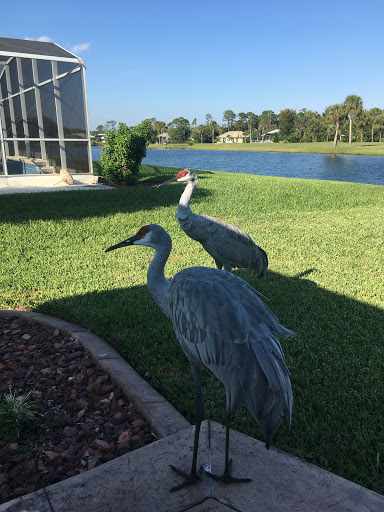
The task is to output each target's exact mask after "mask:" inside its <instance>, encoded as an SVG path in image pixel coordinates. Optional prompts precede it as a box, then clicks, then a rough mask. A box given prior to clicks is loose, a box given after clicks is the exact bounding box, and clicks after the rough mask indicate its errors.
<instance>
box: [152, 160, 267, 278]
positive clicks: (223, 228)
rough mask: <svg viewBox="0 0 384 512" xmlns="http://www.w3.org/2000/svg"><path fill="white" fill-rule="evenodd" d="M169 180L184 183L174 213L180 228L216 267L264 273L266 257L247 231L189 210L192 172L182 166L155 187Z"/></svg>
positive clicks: (193, 175) (192, 183) (192, 184)
mask: <svg viewBox="0 0 384 512" xmlns="http://www.w3.org/2000/svg"><path fill="white" fill-rule="evenodd" d="M172 181H178V182H180V183H186V184H187V186H186V187H185V190H184V192H183V194H182V195H181V197H180V201H179V208H178V210H177V213H176V216H175V217H176V219H177V220H178V221H179V224H180V227H181V229H182V230H183V231H184V233H185V234H186V235H188V236H189V237H190V238H192V239H193V240H196V241H197V242H200V243H201V245H202V246H203V247H204V249H205V250H206V251H207V253H208V254H210V255H211V256H212V258H213V259H214V260H215V263H216V266H217V268H219V269H221V268H223V267H224V270H228V272H230V271H231V269H232V268H236V267H239V268H248V269H249V270H251V271H252V272H253V274H254V275H255V276H256V277H257V278H261V277H264V276H265V274H266V272H267V268H268V257H267V254H266V252H265V251H264V250H263V249H262V248H261V247H259V246H258V245H256V244H255V242H254V241H253V240H252V237H251V236H250V235H248V234H247V233H245V232H244V231H242V230H241V229H239V228H237V227H236V226H232V225H231V224H228V223H227V222H224V221H222V220H219V219H216V218H215V217H208V216H207V215H196V214H195V213H192V211H191V208H190V206H189V203H190V201H191V197H192V194H193V192H194V190H195V188H196V185H197V176H196V174H195V173H194V172H191V171H189V170H188V169H184V170H182V171H180V172H179V173H178V174H177V176H175V177H174V178H171V179H170V180H168V181H165V182H164V183H161V184H160V185H158V187H161V186H162V185H165V184H167V183H171V182H172Z"/></svg>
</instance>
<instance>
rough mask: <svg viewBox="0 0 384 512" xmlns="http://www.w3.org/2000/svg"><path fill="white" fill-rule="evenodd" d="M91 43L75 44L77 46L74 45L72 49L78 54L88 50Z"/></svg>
mask: <svg viewBox="0 0 384 512" xmlns="http://www.w3.org/2000/svg"><path fill="white" fill-rule="evenodd" d="M90 44H91V43H80V44H75V46H73V47H72V48H71V50H70V51H71V52H72V53H74V54H76V55H77V54H78V53H81V52H85V51H87V50H88V48H89V46H90Z"/></svg>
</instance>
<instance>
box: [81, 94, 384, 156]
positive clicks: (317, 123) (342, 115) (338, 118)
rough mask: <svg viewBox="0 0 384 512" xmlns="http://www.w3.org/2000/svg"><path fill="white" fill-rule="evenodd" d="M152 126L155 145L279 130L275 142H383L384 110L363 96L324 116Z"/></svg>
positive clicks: (226, 117) (267, 113)
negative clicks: (365, 103) (230, 133)
mask: <svg viewBox="0 0 384 512" xmlns="http://www.w3.org/2000/svg"><path fill="white" fill-rule="evenodd" d="M146 122H147V123H148V126H149V142H152V143H155V142H156V141H157V140H158V138H159V135H160V134H161V133H164V132H168V135H169V138H170V139H171V140H172V141H173V142H185V141H188V140H190V139H191V138H193V140H194V141H195V142H201V143H203V142H207V143H213V142H215V140H217V137H218V136H219V135H221V134H222V133H225V132H227V131H242V132H243V133H244V135H246V136H247V139H246V141H247V142H250V141H254V140H263V137H264V134H266V133H267V132H270V131H272V130H275V129H277V128H278V129H279V131H278V132H277V133H275V134H274V135H273V139H272V140H273V141H274V142H321V141H332V140H333V145H334V146H336V145H337V143H338V141H339V140H341V139H343V140H347V141H348V143H349V145H351V144H352V142H353V141H360V142H381V141H382V131H383V130H384V110H382V109H380V108H377V107H374V108H371V109H370V110H366V109H365V108H364V107H363V100H362V99H361V97H360V96H357V95H354V94H352V95H349V96H347V97H346V99H345V101H344V102H343V103H337V104H334V105H330V106H328V107H326V109H325V110H324V112H323V113H321V114H320V113H319V112H316V111H312V110H307V109H306V108H303V109H301V110H299V112H297V111H296V110H293V109H290V108H287V109H284V110H281V111H280V112H279V113H278V114H276V113H275V112H273V111H272V110H264V111H263V112H262V113H261V114H254V113H253V112H247V113H245V112H239V113H238V114H236V113H235V112H233V110H226V111H225V112H224V113H223V116H222V120H221V123H222V124H219V123H218V122H217V121H215V120H214V119H213V117H212V116H211V114H206V116H205V122H204V123H201V124H197V120H196V118H195V119H193V120H192V122H190V121H189V120H188V119H185V118H184V117H177V118H176V119H173V120H172V121H170V122H168V123H166V122H164V121H159V120H157V119H156V118H151V119H146ZM116 125H117V123H116V121H108V122H107V123H106V124H105V125H104V126H102V125H99V126H98V127H97V128H96V130H95V131H94V132H91V135H92V134H93V135H95V134H97V133H106V132H107V131H108V130H111V129H112V130H116Z"/></svg>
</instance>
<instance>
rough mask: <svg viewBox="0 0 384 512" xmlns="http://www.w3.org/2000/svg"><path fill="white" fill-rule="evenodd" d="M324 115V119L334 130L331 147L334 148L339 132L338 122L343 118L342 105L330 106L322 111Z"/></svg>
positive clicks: (343, 109) (343, 110)
mask: <svg viewBox="0 0 384 512" xmlns="http://www.w3.org/2000/svg"><path fill="white" fill-rule="evenodd" d="M324 115H325V117H326V119H327V120H328V121H329V122H330V123H332V124H333V125H334V126H335V128H336V131H335V137H334V139H333V147H334V148H335V147H336V146H337V138H338V136H339V130H340V122H341V121H342V120H343V119H344V117H345V107H344V105H343V104H342V103H336V104H335V105H330V106H329V107H327V108H326V109H325V110H324Z"/></svg>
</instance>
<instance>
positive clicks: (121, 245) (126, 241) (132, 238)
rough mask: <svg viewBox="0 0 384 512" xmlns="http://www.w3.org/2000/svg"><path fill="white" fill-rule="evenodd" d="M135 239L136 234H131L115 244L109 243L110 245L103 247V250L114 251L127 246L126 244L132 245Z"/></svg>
mask: <svg viewBox="0 0 384 512" xmlns="http://www.w3.org/2000/svg"><path fill="white" fill-rule="evenodd" d="M135 240H137V236H136V235H133V236H131V237H130V238H127V239H126V240H123V241H122V242H119V243H118V244H116V245H111V247H108V249H105V252H109V251H114V250H115V249H120V247H127V246H128V245H133V243H134V242H135Z"/></svg>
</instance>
